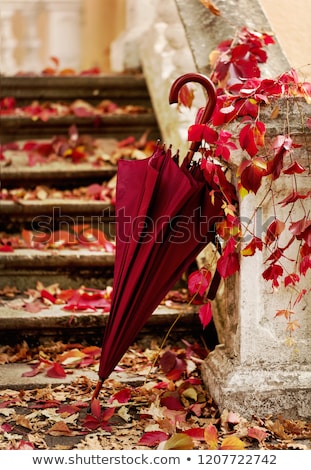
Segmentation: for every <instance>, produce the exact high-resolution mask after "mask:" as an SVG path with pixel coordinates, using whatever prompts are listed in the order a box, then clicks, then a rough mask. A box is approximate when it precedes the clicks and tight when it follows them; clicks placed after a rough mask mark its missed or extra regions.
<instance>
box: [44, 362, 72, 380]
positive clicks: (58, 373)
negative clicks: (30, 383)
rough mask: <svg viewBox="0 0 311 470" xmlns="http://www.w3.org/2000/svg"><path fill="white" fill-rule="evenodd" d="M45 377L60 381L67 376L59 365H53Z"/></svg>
mask: <svg viewBox="0 0 311 470" xmlns="http://www.w3.org/2000/svg"><path fill="white" fill-rule="evenodd" d="M46 375H47V376H48V377H53V378H54V379H60V378H64V377H66V375H67V374H66V372H65V371H64V369H63V367H62V366H61V365H60V364H57V363H55V364H53V366H52V367H50V368H49V369H48V370H47V372H46Z"/></svg>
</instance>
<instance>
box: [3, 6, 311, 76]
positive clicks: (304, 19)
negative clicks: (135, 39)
mask: <svg viewBox="0 0 311 470" xmlns="http://www.w3.org/2000/svg"><path fill="white" fill-rule="evenodd" d="M237 1H238V0H237ZM258 1H259V3H261V5H262V7H263V9H264V11H265V13H266V15H267V17H268V20H269V22H270V24H271V28H272V31H273V32H274V33H275V34H276V35H277V37H278V40H279V42H280V44H281V46H282V48H283V50H284V52H285V54H286V56H287V58H288V60H289V62H290V63H291V65H292V66H293V67H295V68H297V69H299V73H300V74H302V75H303V77H304V78H308V79H310V76H311V72H310V70H311V69H310V65H309V64H310V62H311V58H310V43H311V0H295V2H293V1H292V0H278V1H277V2H276V1H275V0H258ZM166 4H167V0H152V1H151V0H0V39H1V42H0V52H1V57H0V58H1V73H2V74H5V75H10V74H14V73H17V72H38V71H41V70H42V69H44V68H46V67H49V66H51V61H50V57H52V56H53V57H57V59H58V60H59V63H60V67H61V68H73V69H75V70H77V71H79V70H85V69H89V68H93V67H98V68H99V69H100V70H101V72H102V73H110V72H115V71H118V72H120V71H122V69H123V68H124V67H123V64H122V58H120V56H119V57H118V54H119V55H120V41H121V42H122V38H124V36H125V35H126V34H127V33H129V31H131V34H132V36H133V35H135V30H136V31H138V33H137V36H139V37H140V39H141V38H142V37H143V34H142V33H143V31H144V29H146V28H148V25H150V24H151V22H152V21H153V19H154V16H155V14H156V11H157V12H159V11H160V10H161V8H163V9H164V8H166ZM215 4H216V5H217V1H216V0H215ZM224 39H225V38H224ZM118 46H119V47H118ZM121 55H122V54H121ZM134 65H135V64H134Z"/></svg>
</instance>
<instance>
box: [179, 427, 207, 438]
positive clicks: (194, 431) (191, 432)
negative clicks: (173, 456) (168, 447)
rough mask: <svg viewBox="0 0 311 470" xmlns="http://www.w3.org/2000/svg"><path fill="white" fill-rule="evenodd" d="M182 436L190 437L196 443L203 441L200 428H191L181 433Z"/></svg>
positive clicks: (202, 433) (202, 432) (202, 431)
mask: <svg viewBox="0 0 311 470" xmlns="http://www.w3.org/2000/svg"><path fill="white" fill-rule="evenodd" d="M183 433H184V434H187V436H190V437H192V439H196V440H197V441H204V440H205V439H204V429H202V428H191V429H186V430H184V431H183Z"/></svg>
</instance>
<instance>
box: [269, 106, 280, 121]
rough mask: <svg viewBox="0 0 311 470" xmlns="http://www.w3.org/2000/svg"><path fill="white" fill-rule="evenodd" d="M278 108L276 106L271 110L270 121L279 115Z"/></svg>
mask: <svg viewBox="0 0 311 470" xmlns="http://www.w3.org/2000/svg"><path fill="white" fill-rule="evenodd" d="M279 112H280V108H279V106H276V107H275V108H274V109H273V110H272V113H271V114H270V119H276V118H277V117H278V115H279Z"/></svg>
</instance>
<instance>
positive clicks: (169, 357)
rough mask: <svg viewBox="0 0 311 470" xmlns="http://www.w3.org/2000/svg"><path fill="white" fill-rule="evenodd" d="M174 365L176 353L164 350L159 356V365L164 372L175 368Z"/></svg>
mask: <svg viewBox="0 0 311 470" xmlns="http://www.w3.org/2000/svg"><path fill="white" fill-rule="evenodd" d="M175 365H176V354H174V353H173V352H171V351H165V353H164V354H162V356H161V357H160V366H161V369H162V370H163V372H164V373H165V374H167V373H168V372H170V371H171V370H173V369H174V368H175Z"/></svg>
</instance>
